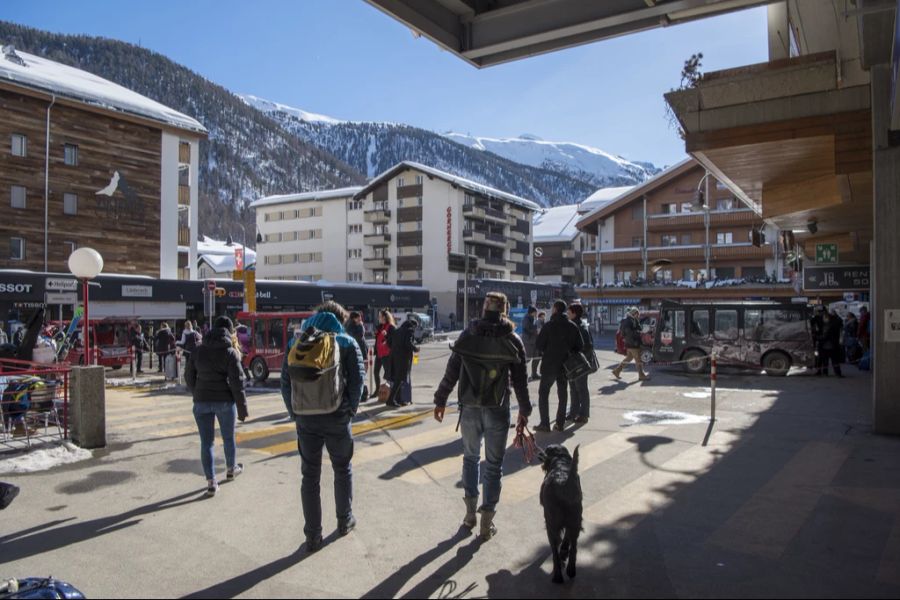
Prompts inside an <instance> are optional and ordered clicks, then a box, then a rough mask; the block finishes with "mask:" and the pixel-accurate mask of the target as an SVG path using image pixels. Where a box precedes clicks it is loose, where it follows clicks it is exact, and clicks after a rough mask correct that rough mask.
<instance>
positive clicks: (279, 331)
mask: <svg viewBox="0 0 900 600" xmlns="http://www.w3.org/2000/svg"><path fill="white" fill-rule="evenodd" d="M283 336H284V322H283V321H282V320H281V319H269V348H272V349H273V350H282V349H283V348H284V339H283Z"/></svg>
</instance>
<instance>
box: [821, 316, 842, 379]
mask: <svg viewBox="0 0 900 600" xmlns="http://www.w3.org/2000/svg"><path fill="white" fill-rule="evenodd" d="M821 319H822V320H821V323H822V325H821V329H820V330H819V338H818V347H817V350H818V352H819V367H820V370H819V371H818V372H817V373H816V374H817V375H824V376H825V377H828V363H831V365H832V367H833V368H834V374H835V375H837V376H838V377H843V376H844V375H843V373H841V362H842V356H841V331H843V329H844V322H843V321H842V320H841V318H840V317H839V316H838V315H837V313H836V312H834V311H832V312H830V313H829V312H827V311H825V312H823V314H822V315H821Z"/></svg>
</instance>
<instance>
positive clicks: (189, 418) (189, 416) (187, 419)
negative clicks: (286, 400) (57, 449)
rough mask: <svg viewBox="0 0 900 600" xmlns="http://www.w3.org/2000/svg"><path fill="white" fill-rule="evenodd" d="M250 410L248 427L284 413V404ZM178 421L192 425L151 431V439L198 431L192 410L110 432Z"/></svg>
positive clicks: (117, 428)
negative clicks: (261, 409)
mask: <svg viewBox="0 0 900 600" xmlns="http://www.w3.org/2000/svg"><path fill="white" fill-rule="evenodd" d="M250 410H251V416H250V419H251V420H249V421H247V422H246V423H245V424H244V425H243V426H244V427H246V426H248V425H253V424H254V423H255V421H254V419H261V418H265V417H269V416H272V415H277V414H280V413H283V412H284V406H282V407H281V410H276V411H269V412H265V411H262V412H257V411H253V409H252V408H251V409H250ZM135 418H137V417H135ZM178 422H184V423H190V425H186V426H184V427H175V428H170V429H163V430H160V431H151V433H153V434H155V435H152V436H151V437H150V438H149V439H154V440H155V439H164V438H167V437H175V436H179V435H184V434H185V433H190V432H192V431H194V432H196V431H197V424H196V422H195V421H194V414H193V413H192V412H190V411H188V412H186V413H185V415H184V417H183V418H180V419H175V418H171V419H157V420H150V421H142V422H140V423H135V424H134V425H133V426H117V427H111V428H110V432H111V433H118V432H119V431H134V430H139V429H150V428H152V429H156V427H157V426H158V425H165V424H172V423H178Z"/></svg>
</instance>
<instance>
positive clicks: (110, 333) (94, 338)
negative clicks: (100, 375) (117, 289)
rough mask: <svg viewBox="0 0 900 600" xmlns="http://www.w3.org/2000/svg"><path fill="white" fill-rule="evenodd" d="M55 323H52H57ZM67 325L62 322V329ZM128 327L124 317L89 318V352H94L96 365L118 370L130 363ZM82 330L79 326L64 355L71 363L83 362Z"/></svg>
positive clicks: (66, 360)
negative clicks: (96, 319) (72, 342)
mask: <svg viewBox="0 0 900 600" xmlns="http://www.w3.org/2000/svg"><path fill="white" fill-rule="evenodd" d="M57 323H58V322H56V323H53V324H52V325H57ZM68 325H69V324H68V323H63V327H62V331H65V330H66V328H67V327H68ZM128 327H129V321H128V320H126V319H104V320H102V321H94V320H93V319H92V320H91V323H90V326H89V329H88V331H89V332H90V336H91V354H94V353H96V357H97V364H98V365H102V366H104V367H111V368H112V369H114V370H118V369H121V368H122V367H123V366H125V365H130V364H131V360H132V354H131V348H130V343H131V340H129V338H128ZM83 331H84V330H83V329H82V327H81V326H80V327H79V328H78V331H77V333H76V336H77V337H76V339H75V344H74V346H73V347H72V348H71V349H70V350H69V353H68V355H66V358H65V362H67V363H69V364H72V365H83V364H84V344H83V343H82V339H81V337H82V335H83Z"/></svg>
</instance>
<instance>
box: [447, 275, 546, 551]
mask: <svg viewBox="0 0 900 600" xmlns="http://www.w3.org/2000/svg"><path fill="white" fill-rule="evenodd" d="M508 311H509V303H508V302H507V300H506V296H505V295H503V294H500V293H496V292H491V293H489V294H488V295H487V298H486V299H485V303H484V317H483V318H482V319H480V320H477V321H473V322H472V323H471V324H470V325H469V327H468V329H466V330H465V331H463V333H462V334H460V336H459V338H458V339H457V340H456V343H455V344H454V349H455V350H456V351H455V352H453V354H452V355H451V356H450V361H449V362H448V363H447V370H446V371H445V372H444V378H443V379H442V380H441V383H440V385H439V386H438V389H437V391H436V392H435V394H434V405H435V406H434V418H435V419H436V420H437V421H438V422H443V420H444V411H445V409H446V407H447V399H448V398H449V397H450V393H451V392H452V391H453V388H454V387H455V386H456V383H457V381H459V404H460V411H461V414H460V419H459V422H460V427H461V429H462V439H463V486H464V487H465V490H466V495H465V498H464V501H465V503H466V516H465V518H464V519H463V526H464V527H467V528H468V529H472V528H474V527H475V525H476V523H477V520H478V517H477V512H480V513H481V537H482V539H484V540H488V539H490V538H491V537H493V536H494V535H495V534H496V533H497V528H496V527H495V526H494V515H495V514H496V511H497V503H498V502H499V501H500V488H501V484H500V478H501V477H502V475H503V457H504V456H505V454H506V441H507V437H508V435H509V423H510V396H511V393H510V383H511V384H512V387H513V388H514V389H515V392H516V400H517V401H518V403H519V419H518V424H519V425H521V426H522V427H524V426H525V425H526V424H527V423H528V417H529V416H530V415H531V400H530V399H529V398H528V370H527V367H526V356H525V346H524V345H523V344H522V340H521V339H520V338H519V336H517V335H516V334H515V325H514V324H513V323H512V322H511V321H510V320H509V319H508V318H506V313H507V312H508ZM479 352H480V353H483V354H484V355H485V356H490V357H491V361H490V362H488V361H485V360H483V359H479V358H478V354H479ZM462 353H465V358H464V357H463V354H462ZM503 353H505V354H506V356H507V358H506V359H503V360H499V361H498V360H497V357H498V356H499V355H500V354H503ZM464 363H465V364H466V366H465V367H464ZM475 372H482V373H491V372H493V373H494V381H496V385H494V384H488V385H487V386H485V387H484V388H479V385H480V384H483V383H484V380H483V379H481V378H475V380H473V378H472V376H471V373H475ZM497 373H500V374H505V377H504V379H497ZM482 440H483V441H484V451H485V462H484V502H483V503H482V505H481V508H480V509H479V508H478V481H479V465H480V463H481V444H482ZM476 510H477V512H476Z"/></svg>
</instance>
